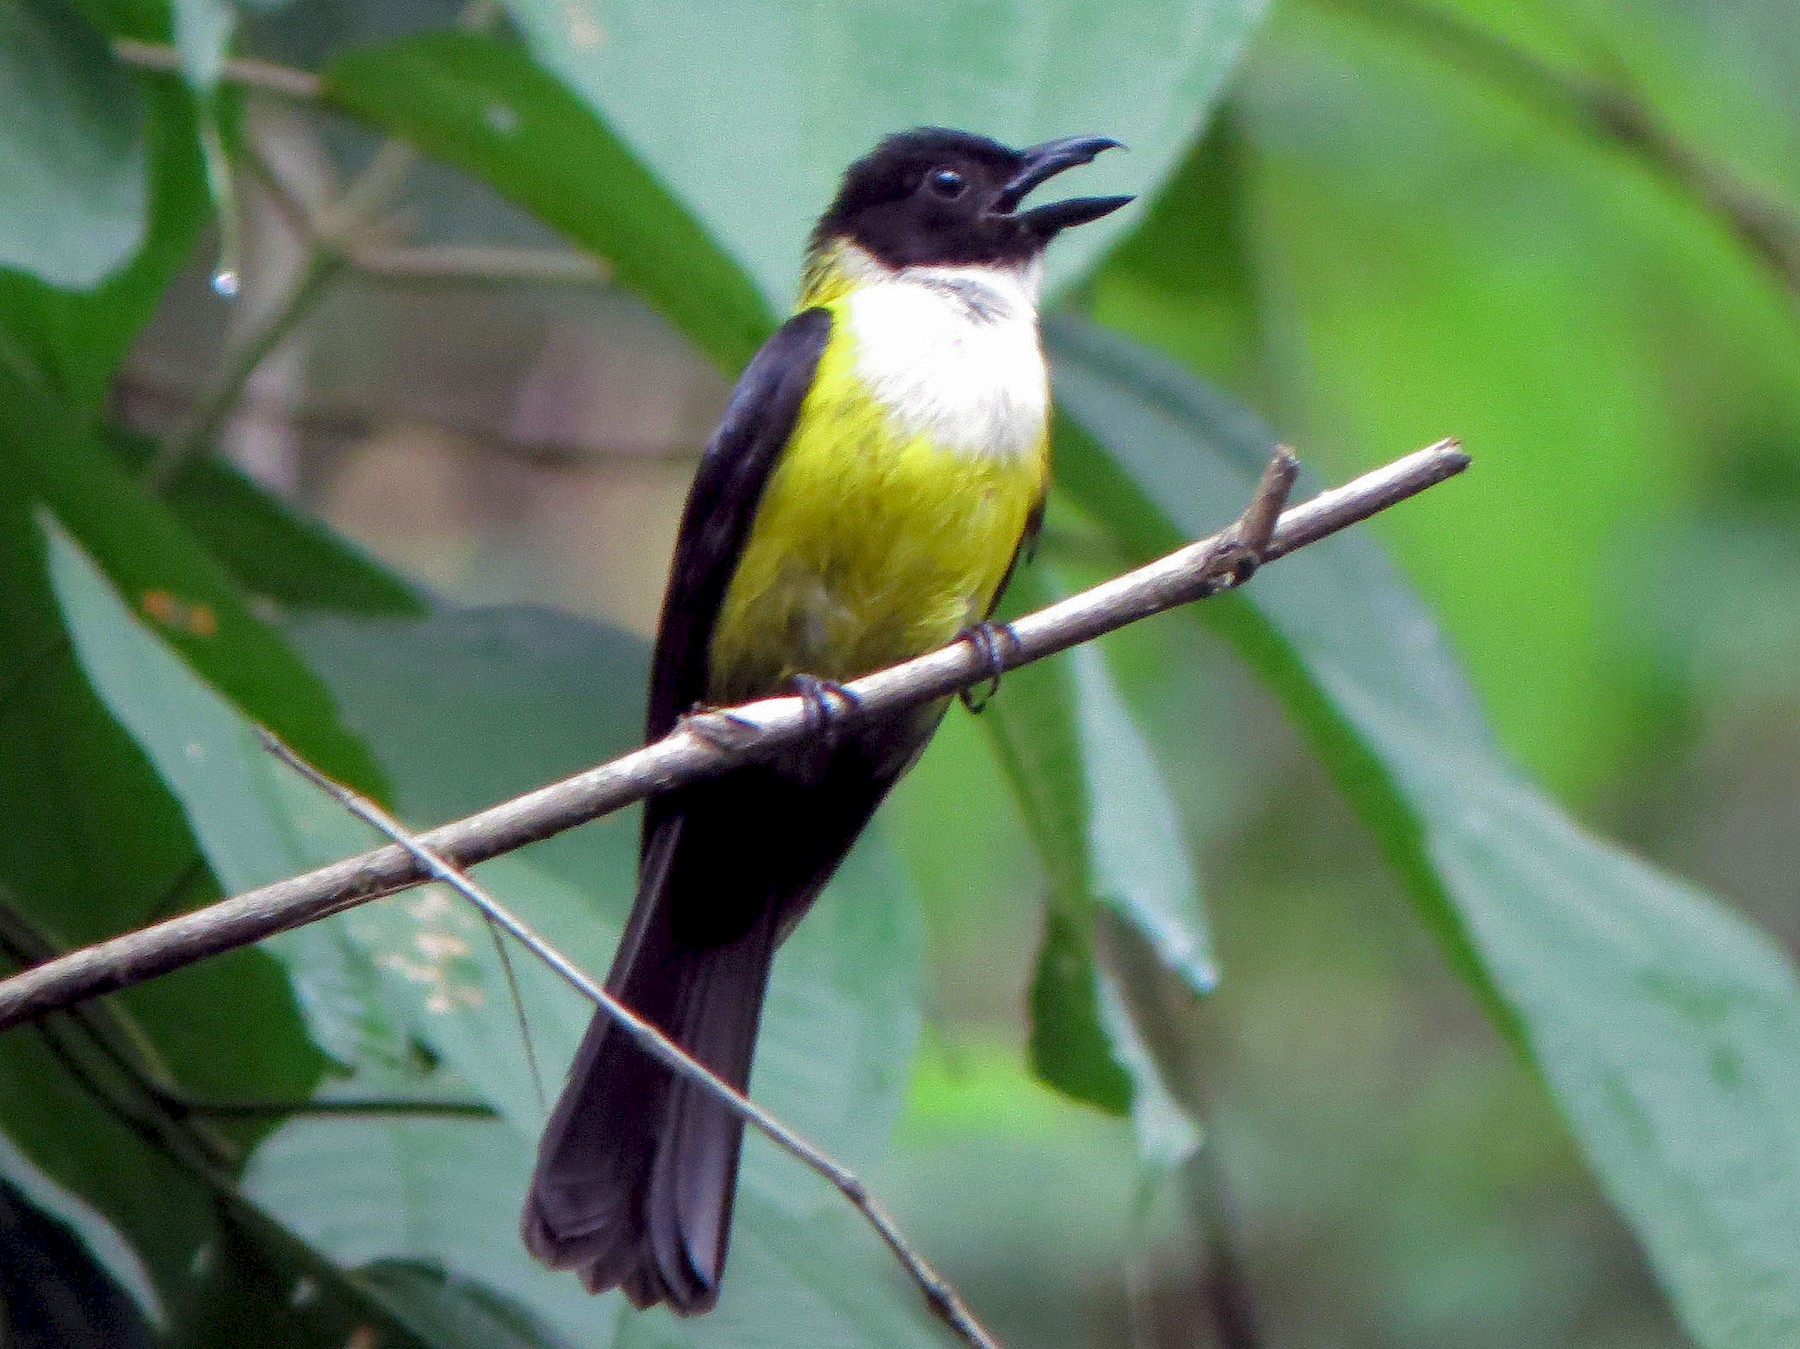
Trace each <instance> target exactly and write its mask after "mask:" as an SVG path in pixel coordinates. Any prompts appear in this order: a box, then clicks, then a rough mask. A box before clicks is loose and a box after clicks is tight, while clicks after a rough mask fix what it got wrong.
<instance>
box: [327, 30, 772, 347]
mask: <svg viewBox="0 0 1800 1349" xmlns="http://www.w3.org/2000/svg"><path fill="white" fill-rule="evenodd" d="M324 78H325V96H326V98H327V99H329V100H330V101H331V102H332V103H334V104H336V105H337V106H338V107H340V108H342V109H343V110H344V111H346V112H348V113H351V114H352V115H354V116H357V117H360V118H362V119H364V120H366V121H368V122H369V123H371V124H372V125H374V126H377V127H379V128H381V129H382V130H383V131H386V132H388V133H389V134H390V135H394V136H398V137H402V138H403V139H406V140H408V141H411V142H412V143H413V144H415V145H417V146H419V147H420V148H421V149H423V150H426V151H427V152H429V153H431V154H433V155H436V156H437V157H438V158H440V159H443V160H446V161H448V162H449V163H452V164H455V165H457V166H459V167H461V168H464V169H467V170H468V171H469V172H471V173H474V174H477V175H479V176H480V177H482V178H484V179H486V180H487V181H488V182H489V183H491V184H493V186H494V187H495V188H497V189H498V190H499V191H500V192H501V193H503V194H504V195H506V196H508V197H510V198H511V199H512V200H514V201H516V202H518V203H519V204H520V205H521V206H523V207H525V208H526V209H527V210H529V211H531V212H532V213H533V214H534V215H536V216H537V217H538V218H539V219H541V220H543V221H544V222H545V223H547V224H549V225H551V226H553V227H555V228H556V229H559V230H561V231H562V232H563V233H565V234H567V235H568V236H569V237H570V238H571V239H572V240H574V241H575V242H576V243H578V244H580V245H582V246H583V247H584V248H589V249H592V250H593V251H594V252H596V253H598V254H599V255H600V256H601V257H603V258H604V259H605V260H606V261H607V263H608V264H609V265H610V266H611V268H612V271H613V275H614V276H615V277H616V278H617V279H618V280H619V281H620V282H621V283H623V284H625V285H628V286H630V287H632V288H633V289H635V290H637V291H639V292H640V293H641V294H642V295H643V296H644V297H645V298H646V299H647V300H649V301H650V303H651V304H653V305H655V306H656V307H657V308H658V309H660V310H662V312H663V313H664V314H665V315H667V316H668V318H669V319H670V321H671V322H673V323H674V324H675V326H676V327H678V328H679V329H681V331H682V332H684V333H685V334H686V335H687V336H688V337H689V338H690V339H692V340H693V341H694V342H695V344H696V345H698V346H699V347H700V349H701V350H702V351H704V352H705V353H706V354H707V355H708V356H710V357H712V359H713V360H715V361H717V362H718V363H719V364H720V365H721V366H723V367H725V368H727V369H734V370H735V369H736V368H737V367H739V366H741V365H742V364H744V362H746V361H747V360H749V359H750V356H751V354H752V353H753V352H754V351H755V350H756V348H757V346H758V345H759V344H760V343H761V342H762V340H763V338H764V337H766V336H768V333H769V331H770V329H771V328H772V327H773V326H774V320H773V317H772V311H771V310H770V309H769V308H768V307H767V306H766V305H765V304H764V302H763V300H762V298H761V297H760V296H758V294H757V293H756V291H755V289H754V288H753V287H752V286H751V284H750V282H749V281H748V280H746V279H745V277H744V275H743V273H742V272H741V271H739V270H738V268H737V267H736V266H735V265H734V264H733V263H732V262H731V261H730V260H729V259H728V258H727V257H726V256H725V255H724V254H723V253H722V252H721V251H720V248H719V245H718V244H717V243H716V242H715V241H714V239H713V238H712V237H711V236H710V235H709V233H708V230H707V227H706V225H704V224H702V223H700V222H698V221H697V220H696V218H695V217H694V215H693V214H692V213H691V212H689V211H688V210H686V209H685V208H684V207H683V205H682V203H681V202H680V201H679V200H678V199H677V198H676V197H675V196H673V195H672V194H671V193H670V191H669V190H668V188H667V187H666V186H664V184H663V182H662V181H661V180H660V179H659V178H658V177H657V175H656V174H655V173H653V172H652V171H651V170H650V169H649V168H647V167H646V166H645V164H644V162H643V161H642V160H641V159H640V158H639V157H638V156H637V155H636V154H635V153H633V151H632V150H631V149H630V148H629V147H628V146H627V145H626V144H625V143H624V142H623V141H621V140H620V139H619V138H618V137H617V136H615V135H614V134H613V133H612V131H611V130H610V129H609V128H608V126H607V125H606V124H605V123H604V122H602V121H601V120H600V119H599V118H597V117H596V116H594V114H593V113H592V112H590V111H589V110H588V108H587V107H586V106H584V105H583V104H582V102H581V101H580V100H579V99H578V98H576V97H575V96H574V95H572V94H570V93H569V92H568V91H567V90H565V89H564V88H563V87H562V86H561V85H559V84H558V83H557V82H556V81H555V80H554V79H553V78H551V77H550V76H549V75H547V74H545V73H544V71H543V70H541V69H539V68H538V67H537V66H536V65H534V64H533V63H532V60H531V58H530V57H529V56H528V55H527V54H526V53H525V52H524V51H523V50H522V49H520V48H519V47H517V46H515V45H513V44H510V43H507V42H504V41H501V40H499V39H497V38H490V37H484V36H482V35H480V34H476V33H427V34H425V35H423V36H420V37H414V38H405V39H402V40H400V41H398V42H388V43H382V44H380V45H377V46H372V47H361V48H356V49H353V50H350V51H347V52H344V53H341V54H340V55H339V56H338V57H337V58H336V59H335V60H334V61H333V62H332V63H331V65H330V66H328V67H327V68H326V70H325V72H324ZM801 237H802V236H801V235H800V234H796V235H795V236H794V239H795V246H796V247H797V246H798V241H799V239H800V238H801Z"/></svg>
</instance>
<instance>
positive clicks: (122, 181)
mask: <svg viewBox="0 0 1800 1349" xmlns="http://www.w3.org/2000/svg"><path fill="white" fill-rule="evenodd" d="M0 106H4V107H6V108H7V109H8V115H7V118H6V122H5V126H4V128H3V129H0V182H4V183H5V184H6V185H7V188H6V192H5V194H4V195H3V196H0V267H7V268H14V269H17V270H19V271H22V272H26V273H28V274H30V275H31V276H34V277H37V278H38V279H40V280H42V281H44V282H46V283H48V284H49V285H52V286H58V287H62V288H64V289H70V290H90V289H92V288H93V287H94V286H96V285H98V284H99V283H100V282H101V281H103V280H105V279H106V278H107V277H108V276H111V275H112V274H113V273H114V272H116V271H118V270H119V268H120V267H122V266H123V265H124V264H125V262H126V260H127V259H129V258H130V257H131V255H132V254H133V253H135V252H137V250H138V247H139V245H140V243H141V242H142V240H143V238H144V231H145V203H146V199H147V197H148V192H147V191H146V187H145V169H144V118H143V107H142V105H141V103H140V101H139V99H138V94H137V90H136V88H135V87H134V86H133V84H132V82H131V77H130V76H129V75H127V74H126V73H125V71H124V69H123V67H121V66H120V65H119V63H118V61H117V60H116V59H115V58H114V56H113V54H112V52H111V50H110V49H109V48H108V47H107V45H106V42H105V40H104V39H102V38H101V36H100V35H99V34H98V33H96V32H95V31H94V30H93V29H92V28H90V27H89V26H88V24H87V21H86V20H85V19H83V18H82V16H81V14H80V13H79V11H77V10H75V9H74V8H72V7H71V6H70V5H68V4H66V3H63V2H62V0H5V3H0Z"/></svg>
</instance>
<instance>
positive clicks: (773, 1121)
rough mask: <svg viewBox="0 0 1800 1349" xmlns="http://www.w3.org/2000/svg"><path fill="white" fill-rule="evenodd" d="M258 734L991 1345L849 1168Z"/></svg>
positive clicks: (388, 821)
mask: <svg viewBox="0 0 1800 1349" xmlns="http://www.w3.org/2000/svg"><path fill="white" fill-rule="evenodd" d="M261 735H262V742H263V747H264V748H265V749H267V750H268V751H269V753H271V754H273V755H274V756H275V757H276V758H278V759H280V760H281V761H282V762H283V763H285V764H287V765H288V766H289V767H290V768H292V769H294V770H295V771H296V772H297V773H299V774H300V775H301V776H302V777H304V778H306V780H307V781H309V782H311V783H312V784H313V785H314V786H315V787H318V788H319V789H320V790H322V791H324V792H326V793H327V794H329V795H330V796H331V797H332V798H333V799H334V800H336V801H337V802H338V804H339V805H341V806H343V807H344V809H345V810H347V811H349V812H350V813H351V814H352V815H354V816H356V818H357V819H359V820H361V821H363V822H364V823H365V824H368V825H371V826H373V827H374V828H375V829H377V830H379V831H380V832H382V833H383V834H386V835H387V836H388V837H389V838H391V839H393V840H394V842H396V843H397V844H399V845H400V846H401V847H402V848H404V849H405V850H406V851H407V852H408V853H409V854H411V856H412V857H413V859H414V860H415V861H417V863H418V864H419V866H421V867H422V868H424V870H425V872H426V873H427V874H428V875H429V876H430V877H431V878H432V879H435V880H439V881H442V882H443V883H444V884H445V885H447V886H449V887H450V888H451V889H453V890H455V891H456V892H457V893H458V894H459V895H461V896H463V898H465V899H467V900H468V901H469V902H470V903H471V904H473V905H474V906H475V907H476V908H477V909H479V910H481V914H482V917H484V918H485V919H487V921H488V922H489V923H492V924H494V925H496V926H498V927H501V928H504V929H505V930H506V931H507V932H508V933H509V934H511V936H512V937H513V938H514V939H515V940H516V941H518V942H519V943H520V945H522V946H524V947H525V948H526V949H527V950H528V951H530V952H531V953H532V954H533V955H535V956H536V957H537V958H538V959H539V960H541V961H543V962H544V963H545V964H546V965H548V966H549V967H550V968H551V969H553V970H555V971H556V972H557V973H558V974H559V975H561V976H562V977H563V979H564V980H565V981H567V982H568V983H569V984H570V985H571V986H572V987H573V988H574V989H575V990H576V991H577V992H578V993H581V994H582V995H583V996H585V997H586V998H588V999H589V1000H590V1001H591V1002H593V1003H594V1005H595V1006H597V1007H599V1008H601V1009H602V1010H603V1011H604V1012H605V1013H606V1014H607V1015H608V1016H609V1017H611V1018H612V1019H613V1021H614V1022H615V1023H616V1024H617V1025H618V1026H619V1027H620V1028H621V1029H623V1030H624V1031H625V1032H626V1034H628V1035H630V1037H631V1038H632V1040H633V1041H635V1042H636V1044H637V1046H638V1048H639V1049H642V1050H643V1051H644V1052H645V1053H646V1054H648V1055H649V1056H650V1057H651V1058H653V1059H655V1060H656V1061H657V1062H658V1063H660V1064H662V1066H663V1067H665V1068H667V1069H669V1071H671V1072H673V1073H676V1074H678V1075H680V1076H681V1077H684V1078H686V1079H687V1080H688V1081H689V1082H692V1083H693V1084H694V1085H695V1086H697V1087H699V1088H700V1089H701V1090H702V1091H704V1092H705V1093H706V1094H707V1095H709V1096H711V1097H712V1098H713V1099H715V1100H716V1101H718V1102H719V1103H720V1104H721V1105H723V1106H724V1107H725V1108H726V1109H727V1110H729V1111H731V1113H732V1114H734V1115H736V1116H737V1117H738V1118H739V1119H741V1120H743V1121H744V1122H745V1123H746V1124H749V1125H751V1126H753V1127H754V1128H755V1129H757V1130H758V1131H759V1132H761V1133H762V1134H763V1135H764V1136H765V1137H766V1138H768V1139H769V1140H770V1141H771V1142H772V1143H774V1144H775V1145H776V1146H778V1147H780V1148H781V1149H782V1150H783V1151H785V1152H787V1153H788V1154H789V1155H790V1156H792V1157H795V1158H797V1159H798V1160H799V1161H801V1162H802V1163H804V1164H805V1165H806V1166H808V1167H810V1168H811V1169H812V1170H813V1171H815V1172H817V1173H818V1174H819V1175H821V1176H823V1177H824V1178H825V1179H826V1180H827V1181H829V1182H830V1183H831V1184H832V1185H833V1186H835V1187H836V1189H837V1191H838V1193H840V1194H842V1195H843V1196H844V1198H845V1199H847V1200H849V1201H850V1203H851V1205H852V1206H853V1207H854V1208H855V1209H856V1211H857V1212H858V1213H860V1214H862V1216H863V1217H864V1218H865V1219H866V1220H867V1221H868V1223H869V1225H870V1226H871V1227H873V1228H874V1229H875V1232H876V1234H877V1235H878V1236H880V1238H881V1239H882V1241H883V1242H885V1243H886V1245H887V1248H888V1249H889V1250H890V1251H892V1252H893V1253H894V1256H895V1258H896V1259H898V1260H899V1261H900V1263H901V1265H902V1266H904V1267H905V1269H906V1272H907V1275H908V1276H909V1277H910V1278H911V1279H912V1281H913V1282H914V1283H915V1284H916V1285H918V1289H919V1292H920V1294H921V1295H922V1296H923V1297H924V1299H925V1301H926V1304H927V1305H928V1306H930V1308H931V1310H932V1312H933V1313H934V1314H935V1315H936V1316H937V1317H938V1318H939V1319H940V1320H941V1321H943V1322H944V1324H945V1325H947V1326H949V1327H950V1328H951V1329H952V1330H953V1331H955V1332H956V1333H957V1335H958V1336H960V1337H961V1338H962V1340H963V1341H964V1342H965V1343H967V1344H970V1345H972V1346H974V1349H999V1345H998V1342H997V1341H996V1340H995V1339H994V1337H993V1336H992V1335H990V1334H989V1333H988V1331H987V1330H986V1328H985V1327H983V1326H982V1324H981V1322H980V1321H978V1320H976V1319H975V1314H974V1313H973V1312H971V1311H970V1310H969V1308H968V1306H967V1304H965V1303H964V1302H963V1300H962V1298H961V1297H960V1296H959V1295H958V1294H957V1292H956V1289H955V1288H953V1287H952V1286H951V1285H950V1284H949V1283H948V1282H947V1281H946V1280H945V1279H944V1277H943V1276H942V1275H940V1274H939V1273H938V1272H937V1271H936V1270H935V1269H933V1268H932V1267H931V1265H930V1264H929V1263H927V1261H926V1260H925V1257H924V1256H922V1255H920V1254H919V1253H918V1251H917V1250H915V1249H914V1248H913V1246H912V1244H911V1243H910V1242H908V1241H907V1240H906V1238H905V1237H904V1236H902V1235H901V1232H900V1229H899V1228H898V1227H897V1226H896V1225H895V1223H894V1220H893V1218H892V1217H890V1216H889V1214H888V1212H887V1210H886V1209H885V1208H884V1207H883V1206H882V1205H881V1203H880V1202H879V1201H878V1200H877V1199H876V1198H875V1197H874V1196H873V1195H871V1194H870V1193H869V1189H868V1186H866V1185H865V1184H863V1182H862V1181H861V1180H860V1179H858V1177H857V1176H856V1175H855V1173H853V1172H852V1171H850V1170H849V1169H848V1168H846V1167H844V1166H843V1165H841V1164H840V1163H838V1162H837V1161H835V1160H833V1158H832V1157H830V1156H829V1155H828V1154H827V1153H825V1152H824V1151H822V1150H821V1149H820V1148H819V1147H818V1146H817V1145H816V1144H814V1143H812V1142H810V1141H808V1140H807V1139H806V1138H805V1137H803V1136H802V1135H800V1134H798V1133H796V1132H795V1131H794V1130H793V1129H791V1128H789V1127H788V1126H787V1125H786V1124H784V1123H783V1122H782V1121H781V1120H780V1119H778V1118H777V1117H776V1116H774V1115H771V1114H770V1113H769V1112H768V1111H766V1110H764V1109H763V1108H762V1107H761V1106H759V1105H758V1104H757V1103H756V1102H755V1101H752V1100H751V1099H750V1098H749V1097H748V1096H745V1095H744V1094H743V1093H742V1092H740V1091H738V1090H737V1088H735V1087H733V1086H732V1085H731V1084H730V1083H729V1082H727V1081H725V1079H724V1078H722V1077H718V1076H716V1075H715V1074H714V1073H713V1072H712V1070H711V1069H709V1068H707V1067H706V1065H705V1064H703V1063H701V1062H700V1061H699V1060H698V1059H696V1058H694V1057H693V1056H692V1055H690V1054H688V1053H687V1052H686V1051H685V1050H683V1049H682V1048H681V1046H680V1045H678V1044H676V1043H675V1042H674V1041H673V1040H670V1039H669V1038H668V1037H667V1036H665V1035H664V1034H663V1033H662V1031H661V1030H659V1029H658V1028H657V1027H656V1026H654V1025H653V1024H651V1023H650V1022H648V1021H646V1020H644V1018H643V1017H641V1016H639V1015H638V1014H637V1013H636V1012H635V1011H633V1010H632V1009H631V1008H629V1007H627V1006H626V1005H625V1004H624V1003H622V1002H620V1001H619V1000H618V999H617V998H615V997H613V995H612V994H611V993H609V992H608V991H607V990H606V989H605V988H603V987H602V986H601V985H600V984H599V983H597V982H596V981H595V980H594V979H593V977H592V976H591V975H589V974H588V973H587V972H586V971H585V970H583V969H582V968H581V967H580V966H579V965H577V964H576V963H575V962H574V961H572V960H570V959H569V958H568V957H567V956H565V955H564V954H563V953H562V952H561V951H559V950H557V949H556V947H554V946H552V945H551V944H550V943H549V942H547V941H545V940H544V939H543V938H542V937H540V936H539V935H538V934H537V933H536V932H535V931H534V930H533V929H532V928H531V926H530V925H529V924H527V923H526V922H525V921H524V920H523V919H521V918H520V917H518V915H516V914H514V913H513V912H512V910H510V909H508V908H507V907H506V906H505V905H503V904H501V903H500V901H499V900H497V899H495V898H494V897H493V896H492V895H490V894H489V893H488V892H487V891H486V890H484V889H483V888H482V887H481V886H479V885H477V884H476V883H475V881H474V880H473V879H472V878H471V877H469V876H468V875H467V874H466V873H464V872H463V871H461V870H460V869H458V868H457V867H455V866H453V865H452V864H451V863H449V862H447V861H445V860H444V858H443V857H441V856H440V855H439V854H437V853H436V852H434V851H433V850H432V849H431V848H429V847H427V846H426V845H425V844H424V843H423V842H421V841H420V840H419V839H418V838H416V837H414V836H413V835H412V834H410V833H408V832H407V831H406V829H404V828H403V827H402V826H401V825H400V824H399V823H398V822H397V821H396V820H395V819H394V818H393V817H392V816H391V815H389V814H388V813H387V812H386V811H384V810H382V808H381V807H380V806H378V805H376V804H375V803H374V802H373V801H370V800H369V799H368V798H366V797H363V796H360V795H358V794H357V793H356V792H354V791H352V790H351V789H350V788H348V787H346V786H344V785H343V784H342V783H341V782H337V781H335V780H333V779H332V778H329V777H327V776H326V775H325V774H323V773H321V772H320V771H319V770H318V769H317V768H314V767H313V766H312V765H311V764H309V763H308V762H307V761H306V760H304V759H302V758H301V757H300V756H299V755H298V754H296V753H294V751H293V750H292V749H290V748H288V746H287V745H285V744H283V743H282V742H281V741H280V740H279V739H278V738H277V737H275V736H274V735H272V734H270V733H269V732H268V731H263V732H262V733H261Z"/></svg>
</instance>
